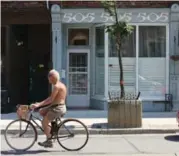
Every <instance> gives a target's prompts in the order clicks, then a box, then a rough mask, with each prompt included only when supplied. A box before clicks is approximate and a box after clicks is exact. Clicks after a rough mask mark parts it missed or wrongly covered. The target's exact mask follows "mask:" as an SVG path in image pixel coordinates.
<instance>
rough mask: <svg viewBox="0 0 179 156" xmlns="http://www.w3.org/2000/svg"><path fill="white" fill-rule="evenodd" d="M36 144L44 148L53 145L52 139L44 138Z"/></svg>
mask: <svg viewBox="0 0 179 156" xmlns="http://www.w3.org/2000/svg"><path fill="white" fill-rule="evenodd" d="M38 145H39V146H43V147H46V148H52V147H53V144H52V140H46V141H44V142H39V143H38Z"/></svg>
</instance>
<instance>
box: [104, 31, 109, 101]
mask: <svg viewBox="0 0 179 156" xmlns="http://www.w3.org/2000/svg"><path fill="white" fill-rule="evenodd" d="M108 42H109V35H108V32H106V31H104V96H105V99H106V100H108V88H109V81H108V77H109V75H108V74H109V72H108V66H109V63H108V60H109V43H108Z"/></svg>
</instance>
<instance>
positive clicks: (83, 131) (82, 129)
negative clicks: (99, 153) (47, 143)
mask: <svg viewBox="0 0 179 156" xmlns="http://www.w3.org/2000/svg"><path fill="white" fill-rule="evenodd" d="M88 139H89V132H88V129H87V127H86V126H85V125H84V124H83V123H82V122H81V121H79V120H76V119H66V120H64V121H63V122H62V123H60V125H59V129H58V137H57V141H58V143H59V144H60V145H61V146H62V147H63V148H64V149H66V150H67V151H78V150H80V149H82V148H83V147H84V146H85V145H86V144H87V142H88Z"/></svg>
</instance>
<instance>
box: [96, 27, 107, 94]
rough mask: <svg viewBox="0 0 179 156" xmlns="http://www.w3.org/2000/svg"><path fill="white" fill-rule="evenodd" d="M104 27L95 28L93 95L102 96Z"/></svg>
mask: <svg viewBox="0 0 179 156" xmlns="http://www.w3.org/2000/svg"><path fill="white" fill-rule="evenodd" d="M104 31H105V30H104V27H97V28H96V55H95V67H96V68H95V94H96V95H104Z"/></svg>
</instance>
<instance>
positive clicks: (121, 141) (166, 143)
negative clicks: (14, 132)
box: [1, 134, 179, 156]
mask: <svg viewBox="0 0 179 156" xmlns="http://www.w3.org/2000/svg"><path fill="white" fill-rule="evenodd" d="M43 140H45V137H44V136H39V138H38V142H39V141H43ZM76 143H78V141H76ZM19 144H22V145H23V142H19ZM1 154H2V155H8V156H10V155H35V154H38V155H49V156H50V155H68V156H72V155H79V156H102V155H103V156H104V155H106V156H129V155H132V156H157V155H158V156H179V134H143V135H142V134H141V135H91V136H90V139H89V142H88V144H87V145H86V146H85V147H84V148H83V149H82V150H80V151H77V152H67V151H65V150H64V149H62V148H61V147H60V145H59V144H58V143H57V142H55V144H54V148H52V149H49V148H48V149H45V148H42V147H39V146H38V145H37V143H35V145H34V146H33V147H32V148H31V149H30V150H28V151H27V152H23V153H16V152H14V151H13V150H11V149H10V148H9V147H8V145H7V144H6V142H5V140H4V136H2V135H1Z"/></svg>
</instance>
